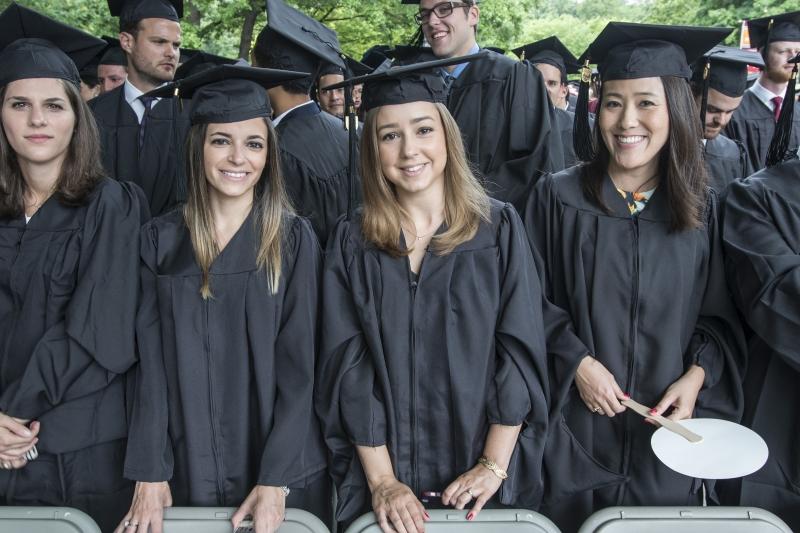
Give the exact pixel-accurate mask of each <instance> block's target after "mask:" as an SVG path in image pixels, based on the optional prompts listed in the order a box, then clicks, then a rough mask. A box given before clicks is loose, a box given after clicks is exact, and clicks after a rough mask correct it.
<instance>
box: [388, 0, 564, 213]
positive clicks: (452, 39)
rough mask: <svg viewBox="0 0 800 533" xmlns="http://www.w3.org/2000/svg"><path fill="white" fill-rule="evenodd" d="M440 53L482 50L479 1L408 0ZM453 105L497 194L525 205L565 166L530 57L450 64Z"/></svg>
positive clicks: (498, 56)
mask: <svg viewBox="0 0 800 533" xmlns="http://www.w3.org/2000/svg"><path fill="white" fill-rule="evenodd" d="M403 3H404V4H419V10H418V12H417V13H416V15H415V19H416V21H417V23H418V24H419V25H420V28H421V30H422V33H423V35H424V37H425V40H426V41H427V42H428V44H430V47H431V51H432V52H433V54H434V55H435V56H436V57H437V58H440V59H444V58H448V57H457V56H460V55H467V54H470V53H475V52H478V50H479V49H480V48H479V46H478V43H477V40H476V35H477V27H478V22H479V20H480V8H479V7H478V5H477V3H478V2H477V0H466V1H463V2H455V1H452V2H442V1H441V0H403ZM443 76H444V77H445V81H447V82H448V84H449V86H450V94H449V97H448V102H447V107H448V108H449V109H450V112H451V113H452V114H453V116H454V117H455V119H456V122H458V125H459V127H460V128H461V133H462V135H463V137H464V143H465V147H466V149H467V153H468V155H469V157H470V160H471V161H472V163H473V164H475V165H476V166H477V167H478V169H479V170H480V173H481V175H482V176H483V177H484V179H485V185H486V188H487V190H488V191H489V193H490V194H491V195H492V196H494V197H495V198H497V199H499V200H503V201H506V202H511V203H512V204H513V205H514V206H516V207H517V209H522V207H523V206H524V204H525V196H526V193H527V191H528V190H529V188H530V187H531V186H532V185H533V183H535V182H536V180H537V179H538V178H539V176H541V175H542V174H543V173H545V172H549V171H554V170H558V169H561V168H563V165H564V161H563V154H562V149H561V141H560V138H559V135H558V132H557V131H556V130H555V129H553V132H554V133H553V134H552V135H551V124H554V123H555V119H554V117H553V113H554V112H553V110H552V107H551V106H550V105H549V101H548V96H547V89H546V88H545V86H544V82H543V81H542V76H541V74H540V73H539V71H537V70H536V69H535V68H534V67H532V66H531V65H529V64H527V63H523V62H518V61H514V60H513V59H511V58H509V57H506V56H504V55H501V54H497V53H494V52H492V53H490V55H489V56H488V57H487V58H485V59H482V60H480V61H475V62H472V63H470V64H461V65H456V66H453V67H447V69H446V71H444V72H443Z"/></svg>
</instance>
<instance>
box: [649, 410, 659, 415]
mask: <svg viewBox="0 0 800 533" xmlns="http://www.w3.org/2000/svg"><path fill="white" fill-rule="evenodd" d="M650 414H651V415H655V414H658V411H656V410H655V409H650Z"/></svg>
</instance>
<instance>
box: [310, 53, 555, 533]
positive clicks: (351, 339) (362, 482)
mask: <svg viewBox="0 0 800 533" xmlns="http://www.w3.org/2000/svg"><path fill="white" fill-rule="evenodd" d="M452 61H453V64H455V63H458V62H463V61H461V60H460V58H456V59H453V60H452ZM426 69H430V65H428V64H420V65H418V66H417V70H415V71H413V72H406V73H405V74H403V75H399V76H396V75H394V74H392V73H391V72H390V73H389V74H387V73H383V74H376V75H373V76H369V77H366V78H364V79H359V78H354V79H353V80H351V81H350V83H361V82H362V81H363V82H365V86H364V93H363V101H362V102H363V104H362V105H363V106H364V108H365V109H366V110H367V113H366V121H365V124H364V130H363V133H362V144H361V178H362V182H363V198H364V204H363V210H361V211H360V212H357V213H354V214H353V216H352V217H351V218H349V219H344V220H342V221H341V222H340V223H339V225H338V227H337V230H336V232H335V234H334V235H333V236H332V237H331V238H330V239H329V241H328V249H327V254H326V265H325V270H324V274H323V320H322V329H323V332H322V348H321V354H320V363H319V366H318V370H317V376H318V389H317V396H316V405H317V410H318V413H319V415H320V418H321V421H322V423H323V426H324V432H325V437H326V441H327V444H328V446H329V448H330V449H331V452H332V463H331V469H332V474H333V476H334V479H335V482H336V483H337V488H338V502H339V505H338V509H337V519H338V520H339V521H340V522H344V523H347V522H350V521H352V520H353V519H354V518H356V517H357V516H358V515H359V514H360V513H362V512H366V511H369V510H370V508H371V509H372V510H374V511H375V513H376V515H377V517H378V520H379V522H380V525H381V527H382V529H383V530H384V531H386V532H389V531H395V530H396V531H407V532H409V533H411V532H417V531H422V530H423V529H424V521H425V518H426V517H425V512H426V511H425V505H428V506H432V507H441V506H447V507H455V508H456V509H464V508H465V507H469V508H470V510H469V513H468V514H467V519H468V520H472V519H474V518H475V516H476V515H477V513H478V512H479V511H480V510H481V508H483V507H484V505H499V504H507V505H517V506H520V507H528V508H530V507H535V506H536V505H537V504H538V499H539V497H540V496H541V485H542V480H541V476H540V475H539V470H540V468H541V462H540V460H541V451H542V448H543V444H544V439H545V434H546V428H547V422H546V421H547V405H546V397H547V394H546V390H545V388H544V387H543V384H542V383H543V381H544V380H546V370H545V347H544V331H543V326H542V316H541V291H540V289H539V282H538V277H537V276H536V274H535V266H534V264H533V258H532V256H531V251H530V249H529V247H528V244H527V242H526V239H525V235H524V230H523V227H522V223H521V220H520V219H519V216H518V215H517V213H516V211H515V210H514V208H513V207H512V206H511V205H509V204H502V203H500V202H497V201H494V200H491V199H489V197H488V196H487V195H486V193H485V192H484V190H483V189H482V188H481V185H480V182H479V181H478V179H477V178H476V177H475V175H474V174H473V173H472V172H471V170H470V168H469V166H468V164H467V161H466V158H465V155H464V148H463V145H462V142H461V134H460V132H459V130H458V127H457V125H456V124H455V121H454V120H453V117H452V116H451V115H450V113H449V112H448V111H447V108H446V107H445V106H444V105H443V104H442V102H443V99H444V96H445V94H446V89H445V86H444V82H443V80H442V78H441V76H440V75H439V74H438V73H437V72H431V71H429V70H426ZM390 74H391V75H390ZM423 503H424V504H425V505H423Z"/></svg>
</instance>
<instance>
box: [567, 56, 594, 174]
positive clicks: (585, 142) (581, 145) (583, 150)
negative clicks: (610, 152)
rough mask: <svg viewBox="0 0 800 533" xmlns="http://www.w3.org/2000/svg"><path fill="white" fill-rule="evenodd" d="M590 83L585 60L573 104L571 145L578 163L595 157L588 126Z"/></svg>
mask: <svg viewBox="0 0 800 533" xmlns="http://www.w3.org/2000/svg"><path fill="white" fill-rule="evenodd" d="M591 81H592V69H591V67H589V60H588V59H587V60H586V62H585V63H584V65H583V68H582V69H581V84H580V88H579V89H578V101H577V102H576V103H575V118H574V119H573V128H572V145H573V148H574V149H575V155H577V156H578V159H579V160H580V161H591V160H593V159H594V157H595V148H594V139H592V130H591V127H590V126H589V84H590V83H591Z"/></svg>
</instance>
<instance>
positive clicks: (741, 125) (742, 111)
mask: <svg viewBox="0 0 800 533" xmlns="http://www.w3.org/2000/svg"><path fill="white" fill-rule="evenodd" d="M794 106H795V107H794V122H793V123H792V134H791V137H790V142H789V150H790V151H796V150H797V148H798V145H800V104H797V103H795V104H794ZM774 133H775V114H774V112H773V111H772V109H769V108H768V107H767V106H765V105H764V104H763V103H762V102H761V100H759V99H758V98H757V97H756V95H755V94H753V92H752V91H749V90H748V91H745V93H744V97H743V98H742V103H741V105H739V107H738V109H736V111H734V113H733V118H731V121H730V122H729V123H728V127H727V128H725V135H727V136H728V137H730V138H731V139H734V140H737V141H740V142H741V143H742V145H744V148H745V151H746V152H747V164H748V175H749V174H752V173H753V172H756V171H758V170H761V169H762V168H764V167H765V166H766V164H767V150H769V144H770V142H772V135H773V134H774Z"/></svg>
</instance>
